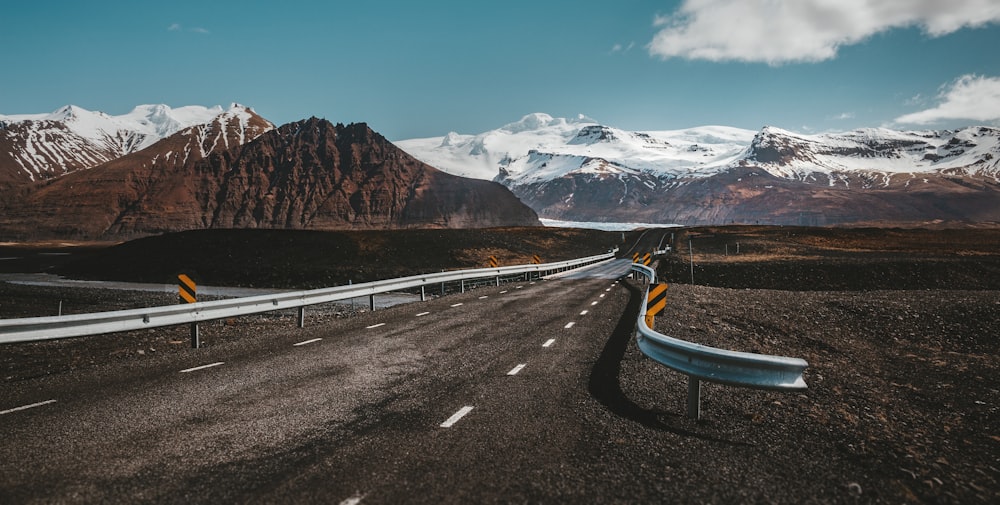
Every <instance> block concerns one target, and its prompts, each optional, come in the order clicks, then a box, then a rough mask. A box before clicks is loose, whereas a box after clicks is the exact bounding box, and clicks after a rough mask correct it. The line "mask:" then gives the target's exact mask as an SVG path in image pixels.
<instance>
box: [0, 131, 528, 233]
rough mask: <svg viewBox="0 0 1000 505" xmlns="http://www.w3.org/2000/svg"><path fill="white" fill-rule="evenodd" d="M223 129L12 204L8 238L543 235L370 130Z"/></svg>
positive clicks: (491, 196) (35, 190) (524, 214)
mask: <svg viewBox="0 0 1000 505" xmlns="http://www.w3.org/2000/svg"><path fill="white" fill-rule="evenodd" d="M225 131H228V130H227V129H226V128H225V125H220V124H219V123H218V122H216V123H213V124H211V125H206V126H205V127H204V128H203V129H200V130H199V129H197V128H196V129H192V130H186V131H184V132H179V133H177V134H175V135H173V136H171V137H169V138H167V139H165V140H163V141H161V142H159V143H157V144H154V145H153V146H152V147H150V148H148V149H145V150H143V151H140V152H138V153H135V154H132V155H128V156H124V157H122V158H119V159H117V160H114V161H112V162H109V163H106V164H104V165H101V166H98V167H95V168H92V169H90V170H86V171H80V172H74V173H71V174H68V175H66V176H64V177H61V178H58V179H56V180H53V181H47V182H44V183H41V184H39V185H35V186H31V187H29V188H25V189H23V190H21V191H20V192H19V193H17V194H13V195H7V197H6V199H7V200H8V201H7V203H6V204H0V205H5V206H6V208H4V209H3V215H2V216H0V233H2V235H0V236H2V237H4V238H8V239H9V238H14V239H35V238H73V239H123V238H132V237H138V236H144V235H151V234H158V233H164V232H172V231H180V230H190V229H205V228H275V229H386V228H467V227H490V226H525V225H527V226H533V225H538V224H539V222H538V218H537V215H536V214H535V213H534V211H532V210H531V209H530V208H528V207H527V206H525V205H523V204H522V203H521V202H520V201H519V200H518V199H517V198H516V197H515V196H514V195H513V194H512V193H511V192H510V191H509V190H507V189H506V188H504V187H503V186H502V185H500V184H497V183H493V182H488V181H481V180H473V179H465V178H461V177H457V176H452V175H448V174H445V173H443V172H440V171H438V170H436V169H434V168H433V167H431V166H429V165H426V164H424V163H421V162H419V161H417V160H416V159H414V158H412V157H411V156H409V155H408V154H406V153H404V152H403V151H400V150H399V149H398V148H396V147H395V146H394V145H393V144H391V143H390V142H389V141H388V140H386V139H385V138H384V137H382V136H381V135H379V134H377V133H375V132H374V131H372V130H371V129H369V128H368V126H367V125H365V124H363V123H361V124H352V125H348V126H344V125H333V124H332V123H330V122H328V121H326V120H322V119H316V118H312V119H308V120H304V121H299V122H296V123H290V124H286V125H284V126H282V127H280V128H278V129H275V130H271V131H268V132H266V133H263V134H261V135H259V136H257V137H256V138H255V139H254V140H252V141H250V142H247V143H245V144H243V143H240V142H237V141H233V142H228V141H226V142H221V141H219V140H218V139H219V138H221V137H224V135H221V137H220V133H224V132H225Z"/></svg>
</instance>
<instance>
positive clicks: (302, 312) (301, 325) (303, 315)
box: [299, 305, 306, 328]
mask: <svg viewBox="0 0 1000 505" xmlns="http://www.w3.org/2000/svg"><path fill="white" fill-rule="evenodd" d="M305 327H306V307H305V306H304V305H303V306H302V307H299V328H305Z"/></svg>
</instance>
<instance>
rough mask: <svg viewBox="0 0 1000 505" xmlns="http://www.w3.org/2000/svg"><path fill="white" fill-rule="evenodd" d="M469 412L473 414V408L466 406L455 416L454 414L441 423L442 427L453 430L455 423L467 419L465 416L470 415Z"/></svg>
mask: <svg viewBox="0 0 1000 505" xmlns="http://www.w3.org/2000/svg"><path fill="white" fill-rule="evenodd" d="M469 412H472V407H471V406H469V405H466V406H464V407H462V408H460V409H458V412H455V413H454V414H452V416H451V417H449V418H448V420H447V421H445V422H443V423H441V427H442V428H451V427H452V426H453V425H454V424H455V423H457V422H458V420H459V419H461V418H463V417H465V414H468V413H469Z"/></svg>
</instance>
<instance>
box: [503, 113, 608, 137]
mask: <svg viewBox="0 0 1000 505" xmlns="http://www.w3.org/2000/svg"><path fill="white" fill-rule="evenodd" d="M596 123H597V121H594V120H593V119H590V118H588V117H587V116H584V115H583V114H579V115H578V116H577V117H576V118H572V119H567V118H561V117H558V118H557V117H552V116H550V115H548V114H546V113H544V112H533V113H531V114H528V115H525V116H524V117H522V118H521V119H520V120H518V121H515V122H513V123H508V124H506V125H504V126H503V127H501V128H500V129H501V130H504V131H507V132H510V133H522V132H528V131H534V130H543V129H547V128H552V127H566V126H581V125H584V124H596Z"/></svg>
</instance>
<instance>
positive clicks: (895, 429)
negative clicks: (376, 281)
mask: <svg viewBox="0 0 1000 505" xmlns="http://www.w3.org/2000/svg"><path fill="white" fill-rule="evenodd" d="M266 233H274V232H266ZM435 233H444V232H420V233H417V232H414V233H413V234H412V235H397V236H396V237H395V238H390V237H389V236H376V235H371V236H365V238H364V240H357V241H355V242H351V244H354V245H343V246H342V247H335V246H334V245H333V244H334V242H333V241H329V238H322V237H319V236H316V237H314V236H311V235H309V234H296V235H284V234H278V235H265V236H266V239H261V238H260V236H257V237H254V234H253V233H248V234H247V235H242V234H241V233H236V232H234V235H227V236H226V241H225V242H214V241H213V240H211V237H210V236H208V235H205V236H195V237H194V238H197V239H198V240H194V239H193V238H190V237H184V238H185V240H177V239H176V237H175V238H173V239H172V240H174V245H172V246H169V247H168V245H167V244H168V243H169V241H168V242H164V240H166V239H160V241H159V242H156V243H153V242H150V243H148V244H145V245H144V244H143V243H141V241H137V242H133V243H128V244H124V245H122V246H118V247H114V248H95V249H89V250H87V251H85V252H81V253H79V254H75V255H73V258H75V259H71V258H67V257H62V256H47V257H45V258H46V260H45V261H42V262H40V263H39V264H38V266H39V267H42V268H45V267H50V266H53V265H49V264H48V263H53V262H54V263H60V264H61V265H60V266H58V268H57V270H58V271H60V272H64V273H66V274H69V273H71V272H75V275H79V276H84V277H113V278H116V279H127V280H151V279H162V278H169V277H170V276H171V275H173V273H174V272H175V271H177V270H178V269H179V268H181V267H182V265H179V263H178V261H179V260H177V259H176V258H178V257H185V255H187V254H188V253H190V252H191V251H194V250H198V251H200V252H201V255H200V256H199V257H201V258H214V259H206V260H204V261H211V262H213V265H215V266H225V265H226V264H227V263H228V264H231V265H232V267H231V268H230V270H229V273H227V274H226V275H221V274H215V273H214V270H213V274H212V275H211V276H210V275H209V274H207V273H204V271H203V270H201V269H202V268H204V267H201V266H200V265H201V264H200V263H199V264H198V265H199V266H198V272H202V276H203V277H205V278H207V279H211V281H212V282H213V283H218V284H225V283H227V282H230V281H232V282H234V283H235V284H238V285H256V286H261V285H268V282H271V283H273V284H279V283H276V282H274V281H273V279H276V278H278V277H279V275H280V276H283V278H286V279H295V282H292V283H291V284H290V285H294V286H296V287H315V286H317V285H322V284H323V283H324V282H335V283H343V282H346V280H347V279H348V278H352V279H353V280H354V281H355V282H358V281H362V280H371V279H372V278H377V277H384V276H391V275H401V274H405V273H417V272H419V271H436V270H440V269H444V268H458V267H462V266H463V265H464V266H466V267H469V266H482V265H480V264H477V263H479V262H482V261H483V258H484V257H485V256H488V255H490V254H496V255H498V256H502V257H503V258H504V259H505V261H506V262H510V263H514V262H524V261H525V260H526V259H527V258H530V256H531V254H541V255H543V257H544V259H546V260H556V259H562V258H563V257H569V256H573V255H574V253H577V252H580V253H582V254H592V253H595V252H600V251H601V250H607V248H609V247H611V246H613V245H615V244H616V243H620V242H621V235H620V234H616V233H601V232H582V231H580V232H574V231H556V230H551V231H549V232H548V233H544V232H541V231H535V230H529V231H524V232H512V231H508V232H506V233H490V232H486V231H483V232H475V233H472V232H470V233H468V234H465V235H448V236H445V235H434V234H435ZM671 233H672V234H673V241H672V245H673V246H674V249H673V251H672V252H671V253H670V254H668V255H667V256H666V257H664V258H661V259H660V261H659V266H658V271H659V275H660V277H661V278H662V280H664V281H666V282H668V283H669V284H670V289H669V291H668V304H667V309H666V311H665V313H664V314H663V315H661V316H660V317H658V318H657V320H656V329H657V330H658V331H660V332H661V333H664V334H668V335H671V336H673V337H677V338H681V339H685V340H689V341H692V342H697V343H701V344H706V345H711V346H717V347H723V348H727V349H734V350H740V351H750V352H759V353H767V354H779V355H786V356H794V357H800V358H803V359H806V360H807V361H808V362H809V364H810V366H809V368H808V369H807V371H806V382H807V383H808V384H809V389H808V390H806V391H804V392H801V393H773V392H757V391H750V390H745V389H740V388H732V387H724V386H717V385H711V384H708V385H705V386H704V393H703V407H702V408H703V412H704V419H703V420H701V421H697V422H695V421H688V420H684V419H682V418H680V416H681V415H682V413H683V401H684V394H685V392H686V389H685V381H684V377H683V376H681V375H679V374H677V373H675V372H672V371H670V370H666V369H665V368H663V367H660V366H658V365H655V364H654V363H652V362H651V360H649V359H648V358H645V357H643V356H642V355H641V354H640V353H639V352H638V351H637V350H636V348H635V345H634V341H632V342H629V344H628V346H627V348H625V349H622V354H621V360H620V363H619V364H618V365H616V366H615V367H612V368H613V369H615V370H617V371H618V372H617V373H618V376H619V381H620V383H621V388H622V390H623V391H624V394H625V395H626V396H627V397H629V398H637V399H642V400H637V401H638V402H648V403H649V405H645V404H643V405H639V406H638V407H637V408H640V409H643V411H644V412H645V411H648V412H652V414H651V415H653V416H654V417H656V418H659V419H660V420H661V421H662V420H664V419H668V420H669V423H667V424H669V425H671V426H681V427H682V428H683V429H684V430H687V431H686V433H693V434H694V436H695V438H694V439H692V443H693V444H705V443H722V442H725V441H730V442H732V441H739V440H752V443H753V445H754V446H755V447H765V448H766V452H767V454H768V457H767V459H766V460H757V459H749V457H748V459H747V460H746V461H745V465H748V466H754V467H761V466H765V465H766V466H767V467H768V468H769V469H768V470H767V472H765V473H767V474H768V475H771V476H772V477H773V482H772V483H770V484H771V485H773V486H774V487H775V488H777V489H781V490H783V491H782V493H780V494H777V493H767V492H761V491H760V489H762V488H767V487H768V485H762V484H760V483H754V484H753V485H746V487H745V489H748V490H754V491H753V492H752V493H751V494H749V495H747V496H746V497H745V498H746V501H747V502H758V501H766V502H773V501H784V502H788V503H806V502H823V503H827V502H832V503H854V502H860V503H997V502H1000V359H998V358H997V357H996V355H997V353H998V352H1000V340H998V335H1000V230H995V229H962V230H936V231H928V230H917V229H914V230H904V229H833V228H788V227H785V228H782V227H716V228H699V229H684V230H675V231H673V232H671V231H670V230H668V231H666V232H664V231H663V230H657V231H655V232H654V233H648V234H647V235H645V236H643V237H642V240H643V245H642V249H643V250H649V249H651V248H653V247H654V246H656V245H657V243H658V242H660V241H661V240H664V238H665V239H666V240H664V243H671V242H670V239H669V235H670V234H671ZM534 234H537V235H534ZM181 235H184V234H181ZM196 235H197V234H196ZM640 236H641V234H640V233H632V234H628V235H627V236H626V244H627V245H631V244H633V243H634V241H635V240H636V239H638V238H639V237H640ZM689 236H691V237H693V238H691V240H690V245H691V246H692V248H693V251H690V250H689V249H688V245H689V241H688V238H689ZM400 237H403V238H400ZM476 237H479V238H476ZM189 239H190V241H188V240H189ZM324 241H325V242H324ZM461 241H466V242H463V243H462V244H461V245H459V242H461ZM213 242H214V243H215V245H212V244H213ZM225 243H228V244H230V245H227V246H224V245H219V244H225ZM344 244H348V242H346V241H345V242H344ZM366 244H367V245H366ZM373 244H378V245H377V246H376V245H373ZM217 247H222V248H223V249H224V250H225V251H227V252H226V254H228V255H229V256H222V258H223V259H219V257H217V256H216V255H217V254H219V253H218V250H217V249H215V248H217ZM539 251H541V252H539ZM49 252H50V253H51V252H52V251H51V250H49ZM622 252H623V253H627V254H628V255H629V256H631V253H630V251H629V248H628V247H625V248H623V251H622ZM692 253H693V254H692ZM0 256H13V254H12V253H9V252H8V251H7V250H0ZM187 257H188V258H190V256H187ZM387 257H391V258H398V259H399V260H398V262H397V263H398V264H395V265H393V266H391V267H388V268H383V269H376V268H374V267H373V266H372V264H373V261H374V259H375V258H380V259H385V258H387ZM404 258H405V259H404ZM692 260H693V261H692ZM2 263H3V262H0V264H2ZM43 263H45V264H44V265H43ZM692 263H693V266H694V272H693V275H694V283H693V284H692V282H691V275H692V270H691V267H692ZM245 264H252V265H254V267H253V268H252V269H249V270H248V269H246V268H245V267H243V268H237V267H236V265H245ZM205 271H207V270H205ZM112 274H114V275H112ZM215 275H218V277H216V276H215ZM147 276H148V277H147ZM219 281H222V282H219ZM154 282H158V281H155V280H154ZM164 282H165V281H164ZM164 296H169V295H164V294H162V293H149V294H134V293H129V292H118V291H105V290H80V289H57V288H42V287H31V286H17V285H11V284H5V283H0V317H17V316H20V315H29V314H30V315H38V314H37V313H38V312H41V313H48V314H51V313H53V312H54V311H55V310H56V305H55V304H56V303H58V302H57V301H58V300H64V304H65V305H66V307H68V308H72V310H76V311H81V312H82V311H89V310H99V309H105V310H106V309H115V308H125V307H130V306H136V305H137V304H138V305H142V304H148V305H156V304H161V303H162V300H163V297H164ZM68 310H69V309H68ZM351 313H352V310H351V309H350V308H347V307H333V306H331V307H328V308H326V309H323V310H319V311H317V312H316V313H315V314H313V313H310V314H311V315H310V317H316V318H318V320H322V319H323V318H338V317H349V316H350V315H351ZM294 324H295V323H294V315H293V314H270V315H262V316H254V317H248V318H241V319H238V320H234V321H222V322H217V323H211V324H210V325H206V326H207V328H206V329H205V330H204V332H203V334H204V335H205V337H203V338H204V339H205V341H206V345H213V344H214V343H216V342H222V341H225V340H226V339H229V338H238V336H239V335H240V334H245V333H246V332H247V331H266V330H267V328H269V327H274V325H279V326H292V325H294ZM187 345H188V342H187V329H186V328H170V329H162V330H155V331H150V332H148V333H144V334H130V335H128V336H127V338H123V337H122V336H116V335H110V336H103V337H93V338H88V339H71V340H66V341H58V342H42V343H35V344H18V345H7V346H0V367H2V372H0V379H2V380H5V381H23V380H30V379H31V377H35V376H39V375H45V374H54V373H63V372H65V371H67V370H71V369H74V368H79V367H100V366H115V363H116V362H118V361H121V360H142V359H146V358H148V357H149V356H150V355H152V354H155V353H164V352H183V351H184V350H185V349H186V348H187ZM595 366H596V365H595ZM651 374H654V375H656V376H655V377H651ZM650 388H654V389H655V390H648V391H647V389H650ZM654 422H655V420H654ZM622 426H623V427H622V428H621V430H622V431H623V433H622V436H627V435H628V433H625V432H627V431H628V430H629V429H630V428H628V427H627V426H628V425H627V424H623V425H622ZM720 441H722V442H720ZM661 449H662V450H669V448H661ZM690 449H691V447H677V448H673V449H672V450H675V451H688V450H690ZM609 450H611V449H609ZM731 450H732V451H736V452H737V453H739V452H740V451H741V450H742V449H741V448H740V446H739V444H735V445H733V447H732V449H731ZM698 454H699V452H697V451H693V452H692V456H691V457H692V458H697V457H698ZM747 454H757V453H756V452H754V451H748V452H747ZM714 463H715V462H713V461H697V460H692V462H691V466H690V467H684V468H671V469H669V472H668V473H667V474H668V475H669V476H670V478H671V479H674V481H676V482H683V481H684V475H685V474H686V473H691V472H695V471H696V470H694V469H697V468H703V467H708V466H711V465H713V464H714ZM697 471H700V470H697ZM702 473H703V472H702ZM757 473H760V472H757ZM745 474H746V472H745V471H744V470H741V468H739V467H732V468H717V469H716V470H715V473H714V475H715V477H714V479H715V480H717V481H718V482H717V484H718V486H722V487H728V486H740V485H741V479H742V478H743V477H742V476H743V475H745ZM702 478H704V477H703V475H702ZM720 489H721V488H720ZM699 496H704V494H701V495H699ZM777 497H780V498H777Z"/></svg>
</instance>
